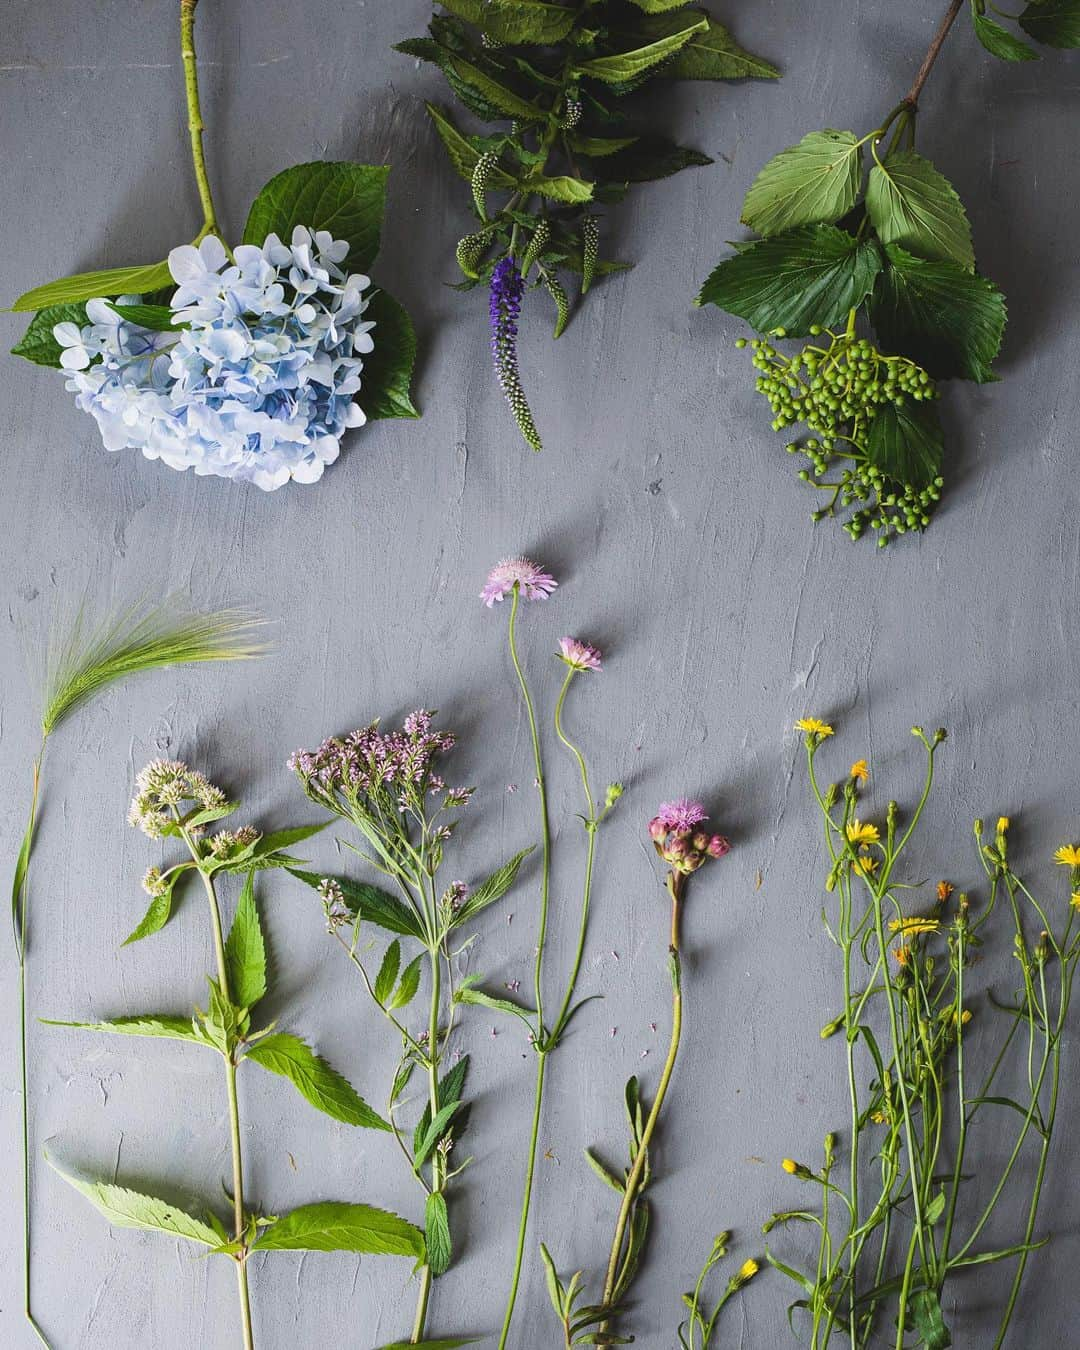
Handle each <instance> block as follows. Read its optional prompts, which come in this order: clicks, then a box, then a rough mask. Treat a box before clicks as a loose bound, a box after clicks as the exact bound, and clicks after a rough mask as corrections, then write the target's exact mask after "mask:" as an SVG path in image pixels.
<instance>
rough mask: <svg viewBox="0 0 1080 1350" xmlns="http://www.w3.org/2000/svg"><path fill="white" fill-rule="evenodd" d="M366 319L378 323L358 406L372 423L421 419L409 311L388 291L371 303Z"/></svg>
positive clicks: (378, 293) (374, 296) (367, 358)
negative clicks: (414, 390) (414, 391)
mask: <svg viewBox="0 0 1080 1350" xmlns="http://www.w3.org/2000/svg"><path fill="white" fill-rule="evenodd" d="M365 318H367V319H370V320H372V321H373V322H374V324H375V328H374V330H373V331H372V339H373V341H374V343H375V349H374V351H372V352H370V353H369V354H368V355H367V356H365V357H364V369H363V372H362V375H361V380H362V381H363V383H362V385H361V388H360V393H359V396H358V402H359V404H360V406H361V407H362V408H363V410H364V412H365V414H366V415H367V418H368V421H378V420H381V419H383V418H387V417H419V416H420V413H419V412H418V411H417V409H416V406H415V404H414V403H413V401H412V396H411V393H410V386H411V385H412V376H413V367H414V366H415V364H416V333H415V331H414V329H413V325H412V320H411V319H410V318H409V315H408V313H407V312H406V310H405V309H404V308H403V307H402V306H401V305H399V304H398V302H397V301H396V300H395V299H394V297H393V296H392V295H390V294H388V293H387V292H386V291H383V290H378V291H376V292H375V293H374V295H372V297H371V299H370V300H369V301H368V306H367V309H366V311H365Z"/></svg>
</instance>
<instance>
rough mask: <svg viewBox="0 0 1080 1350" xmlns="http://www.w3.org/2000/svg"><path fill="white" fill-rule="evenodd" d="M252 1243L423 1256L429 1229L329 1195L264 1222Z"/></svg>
mask: <svg viewBox="0 0 1080 1350" xmlns="http://www.w3.org/2000/svg"><path fill="white" fill-rule="evenodd" d="M251 1247H252V1250H253V1251H257V1252H296V1251H305V1252H360V1253H362V1254H370V1255H374V1256H411V1257H414V1258H415V1259H416V1260H418V1261H420V1260H423V1257H424V1235H423V1234H422V1233H421V1232H420V1230H419V1229H418V1228H416V1227H415V1226H414V1225H413V1224H411V1223H408V1222H407V1221H406V1220H405V1219H401V1218H399V1217H398V1216H397V1215H396V1214H391V1213H389V1211H387V1210H385V1209H375V1208H374V1207H373V1206H371V1205H350V1204H345V1203H342V1202H340V1201H333V1200H324V1201H322V1202H321V1203H319V1204H314V1205H301V1206H300V1208H299V1209H294V1210H291V1211H290V1212H289V1213H288V1214H286V1215H284V1216H283V1217H282V1218H280V1219H278V1220H277V1222H276V1223H273V1224H271V1225H270V1226H269V1227H267V1228H264V1229H263V1230H262V1232H261V1233H260V1234H259V1236H258V1237H257V1238H256V1239H255V1241H254V1242H253V1243H252V1244H251Z"/></svg>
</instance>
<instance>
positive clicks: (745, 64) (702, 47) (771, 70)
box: [644, 9, 780, 80]
mask: <svg viewBox="0 0 1080 1350" xmlns="http://www.w3.org/2000/svg"><path fill="white" fill-rule="evenodd" d="M687 14H695V15H699V16H700V17H701V18H702V19H703V20H704V21H705V26H704V27H703V28H699V29H698V30H697V31H696V32H695V33H693V34H692V35H691V37H690V40H689V41H688V42H686V43H684V44H683V46H682V47H680V48H679V50H678V51H677V52H676V53H675V55H674V56H673V57H672V58H671V59H670V60H669V61H668V62H667V63H666V64H665V65H663V66H662V67H661V68H660V69H659V70H658V71H657V75H658V76H659V78H660V79H662V80H742V79H759V80H775V79H777V78H778V77H779V75H780V72H779V71H778V70H777V68H776V67H775V66H774V65H772V64H771V63H770V62H768V61H766V60H764V59H763V58H762V57H760V56H755V55H754V54H753V53H752V52H748V51H746V50H745V48H743V47H740V46H739V44H738V43H737V42H736V41H735V39H734V38H733V37H732V36H731V34H730V33H729V32H728V30H727V29H726V28H725V27H724V26H723V24H720V23H717V22H716V20H715V19H713V18H712V17H710V15H708V14H706V13H705V12H704V10H696V9H695V10H689V11H682V12H680V13H676V14H665V15H653V16H652V17H651V18H649V19H648V20H647V21H646V22H645V24H644V29H645V31H646V32H648V33H659V32H661V31H663V30H664V29H670V28H671V26H673V25H674V24H676V23H679V22H680V21H682V20H685V18H686V17H687Z"/></svg>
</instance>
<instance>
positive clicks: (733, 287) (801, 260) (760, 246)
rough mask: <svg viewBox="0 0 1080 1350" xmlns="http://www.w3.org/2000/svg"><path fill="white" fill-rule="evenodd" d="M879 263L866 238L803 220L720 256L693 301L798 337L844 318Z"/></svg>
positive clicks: (864, 292) (859, 301)
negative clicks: (796, 225) (860, 238)
mask: <svg viewBox="0 0 1080 1350" xmlns="http://www.w3.org/2000/svg"><path fill="white" fill-rule="evenodd" d="M880 268H881V250H880V249H879V247H878V246H877V244H876V243H875V242H874V241H873V240H862V241H861V242H860V241H859V240H857V239H856V238H855V237H854V235H851V234H848V233H847V231H846V230H840V229H837V228H836V226H835V225H803V226H800V228H799V229H796V230H789V231H788V232H787V233H786V234H781V235H776V236H775V237H773V238H771V239H760V240H758V242H757V243H755V244H751V245H750V246H749V247H748V248H745V249H742V250H741V251H740V252H738V253H736V254H735V255H734V256H733V257H730V258H726V259H725V260H724V261H723V262H722V263H720V264H719V266H718V267H716V268H715V269H714V270H713V272H712V273H711V275H710V276H709V278H708V280H707V281H706V282H705V285H704V286H702V288H701V293H700V294H699V295H698V297H697V300H696V301H695V304H698V305H706V304H709V305H719V307H720V308H721V309H726V310H727V311H728V313H729V314H737V315H738V316H739V317H740V318H742V319H745V320H746V321H747V323H749V324H750V325H751V326H752V327H754V328H756V329H757V330H758V332H761V333H768V332H771V331H772V330H773V329H776V328H783V329H784V330H785V332H786V333H787V335H788V336H789V337H804V336H805V335H806V334H807V333H809V331H810V329H811V327H812V326H814V325H820V326H821V327H823V328H829V327H832V326H833V325H835V324H839V323H842V322H846V321H847V316H848V312H849V311H850V310H852V309H855V308H857V307H858V306H859V305H861V304H862V302H863V300H865V299H866V297H867V295H869V293H870V290H871V288H872V287H873V285H874V279H875V277H876V276H877V274H878V271H879V270H880Z"/></svg>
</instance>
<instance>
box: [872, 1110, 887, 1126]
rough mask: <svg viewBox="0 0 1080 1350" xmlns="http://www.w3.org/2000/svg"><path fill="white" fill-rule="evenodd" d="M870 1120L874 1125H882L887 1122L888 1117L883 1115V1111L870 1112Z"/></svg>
mask: <svg viewBox="0 0 1080 1350" xmlns="http://www.w3.org/2000/svg"><path fill="white" fill-rule="evenodd" d="M870 1119H871V1120H872V1121H873V1122H874V1124H875V1125H884V1124H885V1123H886V1122H887V1121H888V1119H889V1117H888V1116H887V1115H886V1114H885V1112H884V1111H872V1112H871V1113H870Z"/></svg>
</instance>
